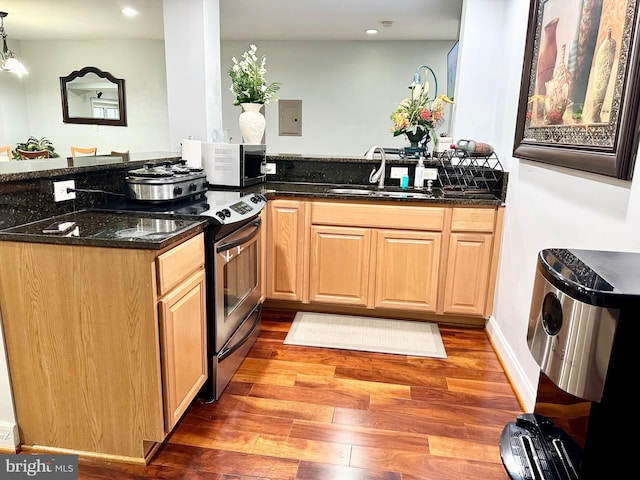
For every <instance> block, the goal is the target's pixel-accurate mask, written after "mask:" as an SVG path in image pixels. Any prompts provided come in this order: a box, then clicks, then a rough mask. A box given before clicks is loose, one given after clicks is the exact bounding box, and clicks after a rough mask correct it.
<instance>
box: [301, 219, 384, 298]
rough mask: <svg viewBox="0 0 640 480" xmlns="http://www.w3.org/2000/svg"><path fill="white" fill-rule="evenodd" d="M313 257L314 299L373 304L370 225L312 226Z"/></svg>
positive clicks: (311, 274)
mask: <svg viewBox="0 0 640 480" xmlns="http://www.w3.org/2000/svg"><path fill="white" fill-rule="evenodd" d="M310 260H311V266H310V277H311V278H310V282H309V300H310V301H312V302H324V303H337V304H347V305H358V306H363V307H366V306H369V304H370V301H369V281H370V279H369V276H370V275H369V270H370V268H371V266H372V265H371V230H370V229H367V228H356V227H332V226H325V225H319V226H316V225H314V226H312V227H311V259H310ZM373 267H374V268H375V265H374V266H373Z"/></svg>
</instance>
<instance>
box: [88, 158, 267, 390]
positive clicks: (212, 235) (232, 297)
mask: <svg viewBox="0 0 640 480" xmlns="http://www.w3.org/2000/svg"><path fill="white" fill-rule="evenodd" d="M165 168H171V169H173V168H176V167H174V166H171V167H170V166H163V167H162V169H165ZM162 169H161V170H162ZM144 170H145V171H146V170H154V169H152V168H150V167H145V169H144ZM175 177H177V178H181V177H180V175H177V176H175ZM131 178H133V177H131ZM139 178H142V179H144V178H155V179H156V180H158V182H157V183H154V184H152V185H154V186H157V187H158V192H163V189H162V188H160V186H161V183H160V182H166V180H167V179H168V180H169V185H173V186H174V187H175V186H176V183H174V182H173V180H174V177H173V176H165V177H136V183H135V184H136V185H143V184H145V185H146V183H140V182H139V181H138V179H139ZM188 181H191V179H190V180H188ZM183 185H184V184H183ZM205 190H206V189H205ZM141 191H144V192H145V193H144V195H142V196H136V197H132V198H127V199H123V200H118V201H115V202H110V203H106V204H104V205H102V206H100V207H98V208H100V209H106V210H111V211H118V212H132V211H135V212H137V213H144V212H149V213H153V214H154V215H155V216H157V214H165V215H167V218H169V216H172V217H185V216H199V217H203V216H204V217H207V218H208V220H209V222H208V225H207V227H206V228H205V232H204V233H205V270H206V290H207V344H208V346H207V349H208V357H209V378H208V380H207V382H206V383H205V385H204V387H203V388H202V391H201V392H200V397H202V398H204V399H205V400H206V401H214V400H217V399H218V398H219V397H220V395H221V394H222V391H223V390H224V389H225V387H226V386H227V384H228V383H229V380H230V379H231V377H232V376H233V374H234V373H235V371H236V370H237V368H238V366H239V365H240V363H241V362H242V360H243V359H244V357H245V356H246V354H247V352H248V351H249V349H250V348H251V346H252V345H253V343H254V342H255V340H256V338H257V337H258V335H259V333H260V314H261V309H262V304H261V289H262V285H261V282H260V278H261V271H262V266H261V261H260V260H261V258H262V252H263V248H264V246H263V245H262V240H261V230H262V222H261V219H260V217H259V215H260V212H261V211H262V209H263V208H264V207H265V206H266V204H267V200H266V198H265V197H264V196H263V195H261V194H259V193H250V194H248V195H244V196H241V194H240V193H238V192H233V195H231V196H229V195H227V193H229V192H224V193H225V194H224V195H222V196H220V195H218V194H219V193H220V192H214V191H201V192H195V193H194V192H191V193H190V195H188V197H187V198H182V199H179V200H164V201H160V200H159V197H160V196H161V195H155V194H153V193H151V194H150V197H151V199H146V198H145V199H142V197H146V196H147V193H148V192H152V189H150V190H144V189H141Z"/></svg>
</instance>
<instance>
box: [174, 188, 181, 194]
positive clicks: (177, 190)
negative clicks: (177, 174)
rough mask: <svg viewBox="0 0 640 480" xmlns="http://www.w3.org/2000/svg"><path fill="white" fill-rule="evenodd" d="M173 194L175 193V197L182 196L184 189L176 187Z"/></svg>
mask: <svg viewBox="0 0 640 480" xmlns="http://www.w3.org/2000/svg"><path fill="white" fill-rule="evenodd" d="M173 193H174V194H175V195H180V194H181V193H182V187H175V188H174V189H173Z"/></svg>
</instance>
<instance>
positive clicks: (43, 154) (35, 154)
mask: <svg viewBox="0 0 640 480" xmlns="http://www.w3.org/2000/svg"><path fill="white" fill-rule="evenodd" d="M18 157H19V158H20V160H28V159H30V158H49V150H34V151H32V152H30V151H29V150H20V149H18Z"/></svg>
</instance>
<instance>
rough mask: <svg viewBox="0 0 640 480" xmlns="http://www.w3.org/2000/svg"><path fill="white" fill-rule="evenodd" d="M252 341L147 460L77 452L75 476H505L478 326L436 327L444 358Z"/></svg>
mask: <svg viewBox="0 0 640 480" xmlns="http://www.w3.org/2000/svg"><path fill="white" fill-rule="evenodd" d="M294 314H295V313H294V312H284V311H277V310H265V311H264V314H263V326H262V332H261V334H260V338H259V339H258V340H257V342H256V343H255V345H254V347H253V348H252V349H251V351H250V352H249V355H248V356H247V358H246V359H245V361H244V362H243V364H242V365H241V366H240V369H239V370H238V372H237V373H236V374H235V376H234V377H233V379H232V381H231V383H230V384H229V386H228V387H227V389H226V390H225V392H224V393H223V395H222V396H221V398H220V399H219V400H218V401H217V402H213V403H210V404H207V403H203V402H200V401H198V400H196V401H195V402H194V403H193V405H192V406H191V407H190V409H189V410H188V411H187V413H186V414H185V416H184V417H183V419H182V421H181V422H180V424H179V425H178V426H177V427H176V429H175V430H174V431H173V433H172V434H171V436H170V437H169V438H168V439H167V441H166V442H165V444H164V445H163V446H162V447H161V449H160V450H159V451H158V453H157V454H156V455H155V457H154V458H153V460H152V461H151V462H150V464H149V465H147V466H142V465H128V464H121V463H115V462H101V461H95V460H84V459H81V460H80V465H79V479H80V480H86V479H142V478H158V479H191V480H198V479H208V480H230V479H234V480H250V479H251V480H257V479H269V480H289V479H290V480H292V479H297V480H325V479H326V480H329V479H334V480H365V479H367V480H369V479H372V480H425V479H434V480H454V479H455V480H474V479H482V480H494V479H496V480H505V479H508V475H507V474H506V472H505V470H504V467H503V466H502V462H501V460H500V453H499V447H498V442H499V437H500V432H501V431H502V428H503V427H504V425H505V424H506V423H507V422H510V421H514V419H515V416H516V415H517V414H518V413H521V409H520V406H519V404H518V401H517V398H516V396H515V394H514V392H513V390H512V389H511V386H510V385H509V382H508V380H507V377H506V375H505V373H504V371H503V369H502V367H501V365H500V363H499V361H498V359H497V357H496V354H495V352H494V351H493V349H492V347H491V344H490V342H489V340H488V338H487V336H486V333H485V332H484V330H482V329H464V328H457V327H455V328H454V327H446V326H440V333H441V335H442V339H443V342H444V346H445V349H446V351H447V356H448V358H446V359H433V358H422V357H410V356H403V355H387V354H375V353H366V352H354V351H344V350H331V349H324V348H306V347H299V346H289V345H284V344H283V340H284V338H285V336H286V334H287V331H288V329H289V327H290V325H291V321H292V320H293V316H294Z"/></svg>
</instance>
